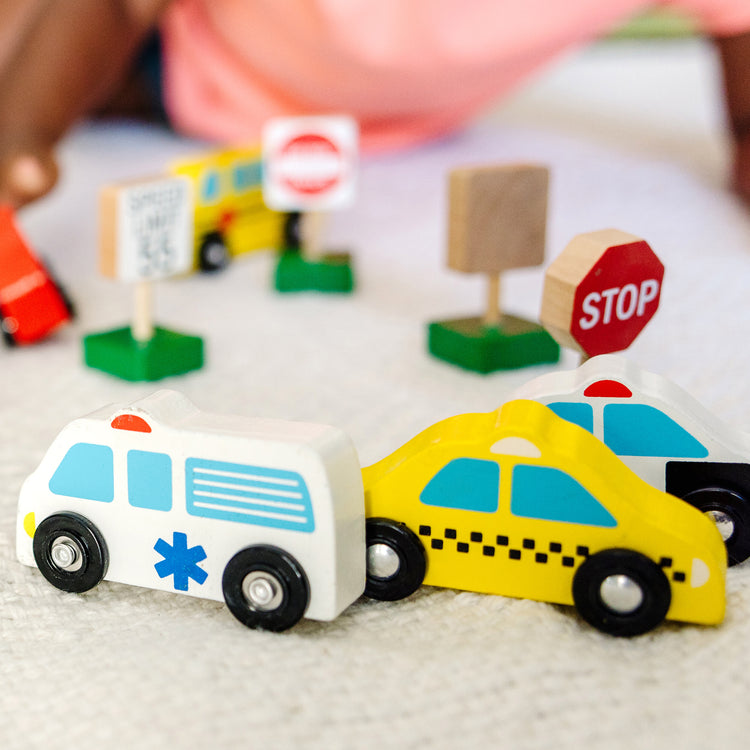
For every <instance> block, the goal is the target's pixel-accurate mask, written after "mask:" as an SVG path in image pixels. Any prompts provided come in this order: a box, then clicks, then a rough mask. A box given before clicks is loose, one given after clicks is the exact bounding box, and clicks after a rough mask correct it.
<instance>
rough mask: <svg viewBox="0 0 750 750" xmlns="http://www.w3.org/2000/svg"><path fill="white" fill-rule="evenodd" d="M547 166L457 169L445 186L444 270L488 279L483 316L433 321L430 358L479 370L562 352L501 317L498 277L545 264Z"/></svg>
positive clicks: (538, 333) (530, 327)
mask: <svg viewBox="0 0 750 750" xmlns="http://www.w3.org/2000/svg"><path fill="white" fill-rule="evenodd" d="M548 182H549V173H548V170H547V169H546V167H542V166H536V165H529V164H518V165H503V166H489V167H470V168H462V169H455V170H453V171H452V172H451V173H450V176H449V182H448V189H449V194H448V204H449V206H448V222H449V223H448V265H449V266H450V267H451V268H453V269H455V270H456V271H461V272H463V273H481V274H484V275H485V276H486V277H487V303H486V307H485V311H484V314H483V315H482V316H481V317H475V318H460V319H457V320H445V321H438V322H435V323H431V324H430V326H429V339H428V347H429V350H430V352H431V353H432V354H434V355H435V356H436V357H439V358H440V359H444V360H446V361H448V362H451V363H453V364H456V365H459V366H461V367H464V368H466V369H469V370H475V371H477V372H483V373H487V372H494V371H495V370H505V369H511V368H516V367H524V366H526V365H532V364H539V363H542V362H556V361H557V360H558V358H559V355H560V350H559V348H558V346H557V344H556V343H555V342H554V340H553V339H552V338H551V337H550V336H549V335H548V334H547V332H546V331H545V330H544V329H543V328H542V327H541V326H539V325H537V324H536V323H532V322H530V321H527V320H523V319H522V318H518V317H516V316H514V315H508V314H504V313H503V311H502V306H501V304H500V299H501V280H502V274H503V273H504V272H505V271H508V270H510V269H513V268H526V267H529V266H538V265H540V264H541V263H542V262H543V261H544V245H545V238H546V224H547V188H548Z"/></svg>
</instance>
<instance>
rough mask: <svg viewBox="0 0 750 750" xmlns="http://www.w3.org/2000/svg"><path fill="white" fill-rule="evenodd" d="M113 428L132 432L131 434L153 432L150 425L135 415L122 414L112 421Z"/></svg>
mask: <svg viewBox="0 0 750 750" xmlns="http://www.w3.org/2000/svg"><path fill="white" fill-rule="evenodd" d="M111 427H114V429H116V430H130V432H151V427H150V425H149V423H148V422H147V421H146V420H145V419H143V418H142V417H136V416H135V414H120V416H119V417H115V418H114V419H113V420H112V424H111Z"/></svg>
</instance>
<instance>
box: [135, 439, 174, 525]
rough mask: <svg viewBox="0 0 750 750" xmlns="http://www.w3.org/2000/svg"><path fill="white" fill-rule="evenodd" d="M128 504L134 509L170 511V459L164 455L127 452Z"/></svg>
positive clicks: (146, 452)
mask: <svg viewBox="0 0 750 750" xmlns="http://www.w3.org/2000/svg"><path fill="white" fill-rule="evenodd" d="M128 502H129V503H130V504H131V505H132V506H134V507H136V508H148V509H150V510H172V459H171V458H170V457H169V456H168V455H167V454H166V453H152V452H151V451H136V450H131V451H128Z"/></svg>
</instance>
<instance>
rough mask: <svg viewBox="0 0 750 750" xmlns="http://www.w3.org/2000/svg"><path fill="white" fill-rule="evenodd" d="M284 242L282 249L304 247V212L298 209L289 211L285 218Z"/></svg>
mask: <svg viewBox="0 0 750 750" xmlns="http://www.w3.org/2000/svg"><path fill="white" fill-rule="evenodd" d="M282 242H283V246H282V248H281V249H282V250H286V251H289V250H299V249H300V247H302V214H301V213H299V212H298V211H295V212H293V213H288V214H287V215H286V217H285V218H284V235H283V237H282Z"/></svg>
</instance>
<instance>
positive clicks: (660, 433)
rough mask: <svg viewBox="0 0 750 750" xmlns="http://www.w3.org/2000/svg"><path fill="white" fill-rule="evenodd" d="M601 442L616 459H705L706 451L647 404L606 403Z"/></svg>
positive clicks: (673, 422) (669, 419)
mask: <svg viewBox="0 0 750 750" xmlns="http://www.w3.org/2000/svg"><path fill="white" fill-rule="evenodd" d="M603 417H604V442H605V443H606V444H607V445H608V446H609V447H610V448H611V449H612V450H613V451H614V452H615V453H617V455H618V456H661V457H670V458H705V457H706V456H707V455H708V450H707V449H706V448H705V446H703V445H702V444H701V443H700V442H699V441H698V440H696V439H695V438H694V437H693V436H692V435H691V434H690V433H689V432H688V431H687V430H686V429H684V428H683V427H681V426H680V425H678V424H677V422H675V421H674V420H673V419H672V418H671V417H668V416H667V415H666V414H665V413H664V412H663V411H659V409H656V408H655V407H653V406H648V405H647V404H607V405H606V406H605V407H604V415H603Z"/></svg>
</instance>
